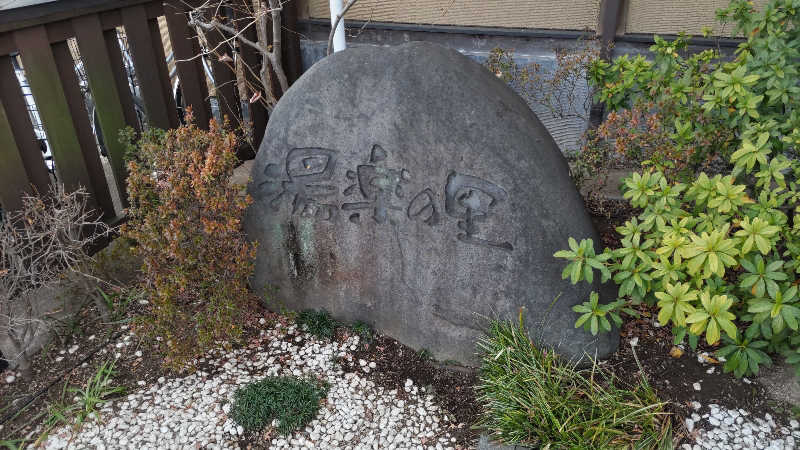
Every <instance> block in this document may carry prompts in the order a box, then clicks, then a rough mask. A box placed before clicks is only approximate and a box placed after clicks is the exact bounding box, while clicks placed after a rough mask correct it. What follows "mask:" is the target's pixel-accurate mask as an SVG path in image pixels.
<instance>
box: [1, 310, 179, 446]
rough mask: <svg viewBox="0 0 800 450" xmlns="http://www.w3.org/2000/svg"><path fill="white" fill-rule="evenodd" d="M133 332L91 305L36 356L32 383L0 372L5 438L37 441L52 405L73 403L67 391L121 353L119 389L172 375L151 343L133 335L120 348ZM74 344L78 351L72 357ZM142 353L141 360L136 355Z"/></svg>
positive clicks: (117, 367)
mask: <svg viewBox="0 0 800 450" xmlns="http://www.w3.org/2000/svg"><path fill="white" fill-rule="evenodd" d="M137 306H138V305H132V306H131V308H132V309H135V308H136V307H137ZM123 327H124V329H123ZM128 334H130V329H129V323H128V321H127V319H125V320H121V321H113V322H104V321H103V320H102V319H101V318H100V315H99V314H98V312H97V310H96V308H95V307H94V306H93V305H87V306H86V307H84V308H82V309H81V311H80V313H79V314H78V315H77V317H76V318H75V320H74V321H73V322H72V323H71V324H70V325H69V326H68V327H67V329H66V330H65V331H64V332H62V334H61V335H59V336H57V337H56V339H54V340H53V341H52V342H51V343H50V345H48V346H47V347H46V348H44V349H43V350H42V351H41V352H39V353H38V354H37V355H36V356H35V357H34V359H33V361H32V372H33V375H32V378H31V379H30V380H22V379H21V378H19V377H18V378H17V380H16V381H15V382H14V383H12V384H6V382H5V377H6V375H9V374H11V373H12V371H11V370H6V371H5V372H2V373H0V424H2V426H3V428H2V430H0V440H2V439H19V438H21V437H26V438H29V439H33V440H35V439H36V438H37V437H38V436H37V435H35V434H34V433H33V432H34V430H35V429H36V428H37V426H38V425H39V424H41V423H42V421H43V420H45V418H46V417H45V416H46V413H47V408H48V406H49V405H55V404H59V403H70V402H71V401H72V395H71V394H70V393H65V387H83V386H84V385H85V383H86V381H87V380H88V379H90V378H91V377H92V376H93V375H94V374H95V373H96V372H97V369H98V367H99V366H100V365H101V364H102V363H104V362H105V361H112V360H114V359H115V355H116V354H117V353H119V354H120V357H119V358H118V359H117V362H116V364H115V371H116V374H115V376H114V379H113V380H114V385H115V386H123V387H125V388H126V389H127V390H129V391H130V390H136V389H137V388H139V386H138V385H137V381H139V380H144V381H146V382H148V384H150V383H151V382H152V381H154V380H156V379H158V377H160V376H164V375H165V374H167V373H168V372H167V371H165V370H163V369H162V367H161V360H160V358H159V357H158V356H157V355H158V353H157V352H156V351H155V350H154V348H153V347H152V346H151V345H149V344H148V342H147V341H144V340H140V339H138V338H137V337H132V338H130V339H129V342H130V343H129V344H128V345H127V346H123V347H121V348H117V347H116V344H117V343H118V342H120V341H121V340H122V339H123V338H124V336H126V335H128ZM75 346H77V349H76V350H75V351H74V352H73V353H69V349H71V348H74V347H75ZM137 352H141V355H142V356H141V357H138V356H136V354H137ZM26 404H27V406H25V405H26ZM28 443H31V441H28Z"/></svg>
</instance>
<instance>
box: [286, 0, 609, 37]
mask: <svg viewBox="0 0 800 450" xmlns="http://www.w3.org/2000/svg"><path fill="white" fill-rule="evenodd" d="M300 5H302V6H301V7H300V13H301V14H303V15H304V16H305V17H310V18H315V19H323V18H330V10H329V0H303V1H301V3H300ZM599 10H600V0H571V1H559V0H549V1H545V0H533V1H531V0H493V1H489V2H487V1H486V0H359V1H358V3H356V4H355V5H354V6H353V7H352V8H351V9H350V11H349V12H348V13H347V18H349V19H352V20H371V21H375V22H398V23H419V24H435V25H463V26H483V27H507V28H547V29H555V30H584V29H589V30H594V29H595V28H596V27H597V15H598V12H599Z"/></svg>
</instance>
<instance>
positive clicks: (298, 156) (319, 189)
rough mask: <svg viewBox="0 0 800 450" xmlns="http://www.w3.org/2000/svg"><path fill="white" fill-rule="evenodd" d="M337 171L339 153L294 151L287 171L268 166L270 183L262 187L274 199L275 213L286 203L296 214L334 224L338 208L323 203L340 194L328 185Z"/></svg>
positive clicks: (315, 149) (324, 150)
mask: <svg viewBox="0 0 800 450" xmlns="http://www.w3.org/2000/svg"><path fill="white" fill-rule="evenodd" d="M335 167H336V151H335V150H330V149H326V148H294V149H292V150H290V151H289V153H288V154H287V155H286V165H285V168H284V169H281V168H280V166H278V165H277V164H268V165H267V167H265V168H264V175H265V176H266V177H267V180H266V181H264V182H262V183H260V184H259V185H258V187H259V188H261V189H264V190H265V191H266V193H267V194H268V195H272V198H271V199H270V206H271V207H272V209H273V210H275V211H277V210H278V208H280V205H281V202H283V201H284V199H286V200H287V201H288V200H290V201H291V205H292V214H300V215H301V216H304V217H316V218H319V219H323V220H333V218H334V217H335V216H336V211H337V207H336V205H335V204H331V203H323V199H328V198H330V197H333V196H335V195H336V193H337V188H336V186H335V185H333V184H329V183H328V182H329V181H330V180H331V178H333V172H334V169H335ZM286 178H288V180H287V179H286Z"/></svg>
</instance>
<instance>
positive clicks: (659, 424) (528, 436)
mask: <svg viewBox="0 0 800 450" xmlns="http://www.w3.org/2000/svg"><path fill="white" fill-rule="evenodd" d="M478 348H479V350H480V352H481V354H482V365H481V369H480V380H479V383H478V386H477V392H478V400H479V401H480V402H481V403H482V404H483V405H484V409H483V413H482V415H481V417H480V420H479V423H478V427H480V428H482V429H484V430H488V431H489V432H490V433H491V434H492V436H491V437H492V438H493V439H495V440H498V441H500V442H502V443H505V444H520V445H528V446H533V447H536V448H553V449H556V448H559V449H562V448H563V449H573V448H585V449H590V448H604V449H605V448H619V449H631V448H636V449H662V448H663V449H668V448H672V432H671V422H670V418H669V414H668V413H666V412H665V406H666V404H665V403H664V402H661V401H659V400H658V398H657V397H656V394H655V392H654V391H653V389H652V387H651V386H650V385H649V384H648V383H647V380H646V379H644V378H643V377H642V378H641V379H640V380H639V381H638V383H637V384H636V385H634V386H631V387H629V388H626V387H621V383H620V381H619V380H617V379H615V377H614V375H613V374H612V373H611V372H609V371H607V370H605V369H603V368H601V367H600V366H598V365H597V364H596V363H593V364H592V366H591V368H588V369H578V368H577V367H576V365H575V364H573V363H570V362H567V361H564V360H563V359H561V358H560V357H559V356H558V355H556V354H555V353H554V352H552V351H549V350H547V349H541V348H538V347H536V346H535V345H534V344H533V343H532V342H531V340H530V338H529V337H528V335H527V334H526V331H525V327H524V325H523V323H522V321H521V320H520V323H519V324H515V323H512V322H506V321H492V322H491V324H490V326H489V331H488V334H487V336H486V337H484V338H483V339H482V340H480V341H479V344H478Z"/></svg>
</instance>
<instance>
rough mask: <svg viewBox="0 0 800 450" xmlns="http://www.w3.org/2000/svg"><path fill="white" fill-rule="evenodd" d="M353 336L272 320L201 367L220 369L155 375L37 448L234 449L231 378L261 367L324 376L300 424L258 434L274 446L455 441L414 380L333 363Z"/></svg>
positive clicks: (250, 375)
mask: <svg viewBox="0 0 800 450" xmlns="http://www.w3.org/2000/svg"><path fill="white" fill-rule="evenodd" d="M287 341H288V342H287ZM357 344H358V337H351V338H349V339H348V340H347V341H346V342H344V343H341V344H340V343H337V342H327V341H320V340H317V339H316V338H314V337H313V336H311V335H308V334H305V333H302V332H297V331H295V329H294V327H289V329H288V330H280V329H279V327H274V328H271V329H269V330H266V331H265V332H262V337H261V339H260V340H258V341H254V342H250V345H249V346H248V347H247V348H245V349H241V350H236V351H233V352H230V353H227V354H222V353H221V352H216V353H212V355H211V356H210V357H209V359H208V360H206V359H201V360H200V361H199V363H200V366H201V367H214V368H218V369H216V370H213V369H212V370H211V373H209V372H206V371H197V372H196V373H194V374H192V375H189V376H186V377H183V378H177V379H169V380H167V379H164V378H163V377H162V378H159V379H158V380H157V382H153V383H151V384H150V385H149V386H145V387H142V388H141V389H139V390H138V391H136V392H133V393H131V394H130V395H128V396H127V397H125V398H123V399H118V400H116V401H115V402H113V403H112V404H107V405H105V407H104V408H103V409H102V411H101V415H100V417H99V418H97V417H92V418H91V419H90V420H87V422H86V423H85V424H84V425H83V427H82V428H81V430H80V431H78V432H75V431H73V429H72V428H71V427H62V428H59V429H57V430H54V431H53V432H52V433H51V434H50V436H49V437H48V439H47V440H46V441H44V442H43V443H42V447H43V448H47V449H61V448H81V449H83V448H93V449H107V448H135V449H168V448H169V449H171V448H192V449H196V448H208V449H221V448H239V444H238V439H240V437H241V435H242V433H243V430H242V428H241V427H239V426H237V425H236V424H235V423H234V422H233V421H232V420H231V419H230V417H229V413H230V408H231V403H232V402H233V393H234V391H235V390H236V389H237V387H240V386H242V385H245V384H247V383H250V382H252V381H257V380H259V379H262V378H264V377H266V376H274V375H294V376H299V377H308V378H311V377H316V378H320V379H324V380H326V381H327V382H328V383H329V384H330V391H329V392H328V396H327V402H326V404H324V405H323V406H322V407H321V408H320V411H319V413H318V415H317V418H316V419H315V420H313V421H312V422H311V423H310V424H309V425H308V426H307V427H306V428H305V429H304V430H300V431H298V432H295V433H294V434H292V435H288V436H281V435H278V434H277V432H271V433H270V429H269V427H268V430H267V431H266V432H265V433H262V436H264V437H265V439H270V438H271V441H270V442H269V448H271V449H286V448H315V449H353V450H355V449H377V448H382V449H383V448H387V449H391V448H397V449H400V448H431V449H443V448H453V447H454V446H455V438H452V437H451V436H450V435H449V434H448V432H447V430H448V429H453V428H455V427H457V425H456V424H453V423H452V422H450V420H449V419H448V417H447V415H446V413H445V412H443V411H441V410H440V409H439V408H438V407H437V406H436V405H435V404H434V398H433V396H432V395H428V394H426V393H424V392H422V390H421V389H418V387H417V386H415V385H414V384H413V382H412V381H411V380H408V381H407V382H406V384H405V387H404V389H403V391H404V392H397V391H395V390H386V389H384V388H382V387H380V386H376V385H375V384H374V383H372V382H371V381H369V380H367V379H366V378H365V377H363V376H361V375H360V374H356V373H345V372H343V371H342V370H341V369H340V368H339V367H337V365H336V364H335V362H334V360H335V358H337V357H338V358H345V359H351V360H352V356H351V355H350V354H349V352H350V351H352V350H355V349H356V346H357ZM370 368H375V364H374V362H370V361H364V364H361V365H360V370H361V371H363V372H368V371H369V370H370ZM462 426H463V425H462ZM273 431H274V430H273Z"/></svg>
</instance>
